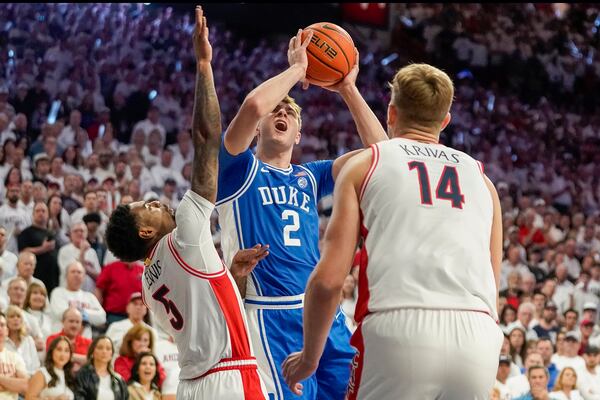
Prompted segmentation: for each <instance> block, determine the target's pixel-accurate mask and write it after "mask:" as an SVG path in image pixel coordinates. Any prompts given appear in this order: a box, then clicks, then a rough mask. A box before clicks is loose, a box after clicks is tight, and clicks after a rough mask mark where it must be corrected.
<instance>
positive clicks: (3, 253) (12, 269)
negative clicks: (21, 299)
mask: <svg viewBox="0 0 600 400" xmlns="http://www.w3.org/2000/svg"><path fill="white" fill-rule="evenodd" d="M6 239H7V237H6V228H5V227H4V226H2V225H0V265H2V273H1V274H0V277H2V279H8V278H12V277H13V276H15V274H16V269H17V256H16V255H15V253H13V252H12V251H9V250H7V249H6Z"/></svg>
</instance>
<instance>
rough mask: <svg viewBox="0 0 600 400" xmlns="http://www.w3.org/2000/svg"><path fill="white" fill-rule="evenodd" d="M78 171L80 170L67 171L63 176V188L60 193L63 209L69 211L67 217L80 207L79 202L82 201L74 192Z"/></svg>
mask: <svg viewBox="0 0 600 400" xmlns="http://www.w3.org/2000/svg"><path fill="white" fill-rule="evenodd" d="M79 173H80V172H73V173H68V174H67V175H66V176H65V190H64V191H63V192H62V193H61V198H62V201H63V209H64V210H66V211H67V212H68V213H69V217H70V214H72V213H73V212H74V211H75V210H77V209H79V208H81V203H82V202H83V199H82V198H80V197H79V196H78V195H77V193H76V192H75V189H76V187H77V180H78V178H77V174H79ZM69 219H70V218H69Z"/></svg>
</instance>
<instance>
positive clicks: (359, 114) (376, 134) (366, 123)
mask: <svg viewBox="0 0 600 400" xmlns="http://www.w3.org/2000/svg"><path fill="white" fill-rule="evenodd" d="M358 60H359V54H358V51H357V50H356V64H354V67H353V68H352V70H351V71H350V73H349V74H348V75H346V77H345V78H344V80H342V81H341V82H340V83H337V84H335V85H333V86H328V87H326V88H325V89H327V90H330V91H332V92H337V93H339V94H340V96H342V99H344V102H345V103H346V105H347V106H348V110H350V114H352V119H354V123H355V124H356V130H357V131H358V135H359V136H360V140H361V142H362V144H363V146H365V147H369V146H370V145H372V144H374V143H378V142H381V141H382V140H387V139H388V136H387V134H386V133H385V129H384V128H383V126H382V125H381V123H380V122H379V120H378V119H377V116H376V115H375V113H374V112H373V111H372V110H371V108H370V107H369V105H368V104H367V102H366V101H365V99H364V98H363V97H362V95H361V94H360V91H359V90H358V88H357V87H356V78H357V76H358V65H359V64H358ZM356 153H357V151H352V152H349V153H346V154H344V155H343V156H340V157H338V158H337V159H336V160H335V161H334V162H333V167H332V168H333V170H332V175H333V179H334V180H335V179H336V178H337V175H338V174H339V172H340V171H341V169H342V167H343V166H344V164H346V162H347V161H348V160H349V159H350V158H352V156H354V155H355V154H356Z"/></svg>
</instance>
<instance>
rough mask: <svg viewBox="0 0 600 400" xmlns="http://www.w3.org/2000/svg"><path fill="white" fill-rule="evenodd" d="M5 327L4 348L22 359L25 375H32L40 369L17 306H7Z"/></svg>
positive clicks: (31, 340)
mask: <svg viewBox="0 0 600 400" xmlns="http://www.w3.org/2000/svg"><path fill="white" fill-rule="evenodd" d="M6 325H7V327H8V337H7V338H6V342H5V346H6V348H7V349H9V350H11V351H14V352H15V353H18V354H19V355H20V356H21V357H23V361H25V369H26V370H27V373H28V374H29V375H33V374H34V373H35V371H37V370H38V368H39V367H40V359H39V357H38V353H37V350H36V347H35V342H34V341H33V338H32V337H31V336H29V335H28V334H27V328H26V327H25V317H24V316H23V310H21V309H20V308H19V307H17V306H13V305H11V306H8V308H7V309H6Z"/></svg>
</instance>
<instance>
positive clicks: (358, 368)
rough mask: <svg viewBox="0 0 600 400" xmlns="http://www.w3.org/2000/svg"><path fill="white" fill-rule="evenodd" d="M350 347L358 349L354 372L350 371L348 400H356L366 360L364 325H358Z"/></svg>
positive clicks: (353, 362)
mask: <svg viewBox="0 0 600 400" xmlns="http://www.w3.org/2000/svg"><path fill="white" fill-rule="evenodd" d="M350 345H351V346H352V347H354V348H355V349H356V354H355V355H354V358H352V366H351V368H352V370H351V371H350V380H349V382H348V393H347V395H348V396H347V397H346V398H347V400H356V399H357V396H358V389H359V387H360V378H361V377H362V370H363V365H364V360H365V341H364V339H363V335H362V323H360V324H358V327H357V328H356V330H355V331H354V333H353V334H352V337H351V338H350Z"/></svg>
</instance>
